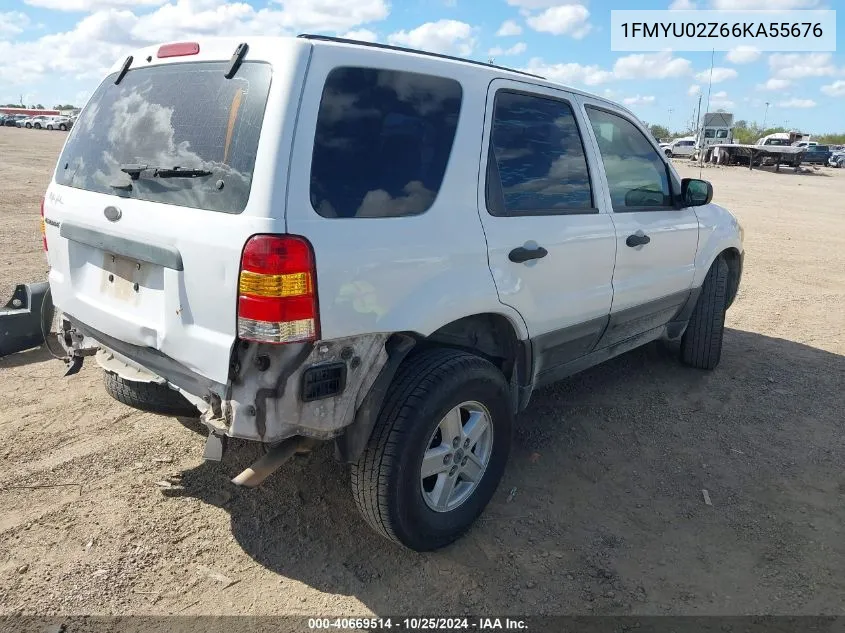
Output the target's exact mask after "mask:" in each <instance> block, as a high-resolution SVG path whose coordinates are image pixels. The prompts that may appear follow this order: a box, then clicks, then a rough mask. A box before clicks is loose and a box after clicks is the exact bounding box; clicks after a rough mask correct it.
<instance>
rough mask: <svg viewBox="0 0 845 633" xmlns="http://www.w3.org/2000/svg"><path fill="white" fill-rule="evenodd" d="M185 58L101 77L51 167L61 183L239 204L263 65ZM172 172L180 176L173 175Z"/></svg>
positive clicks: (204, 203) (245, 192)
mask: <svg viewBox="0 0 845 633" xmlns="http://www.w3.org/2000/svg"><path fill="white" fill-rule="evenodd" d="M228 66H229V63H228V62H189V63H179V64H167V65H163V66H152V67H149V68H139V69H137V70H131V71H129V72H128V73H127V74H126V76H125V77H124V78H123V80H122V81H121V82H120V83H119V84H117V85H115V83H114V80H115V78H116V77H117V74H114V75H111V76H109V77H107V78H106V79H105V81H103V83H102V84H101V85H100V87H99V88H97V91H96V92H95V93H94V95H93V96H92V97H91V100H90V101H89V103H88V105H87V106H86V107H85V110H84V111H83V112H82V114H81V116H80V117H79V120H78V121H77V122H76V124H75V125H74V126H73V129H72V131H71V133H70V137H69V138H68V141H67V144H66V145H65V148H64V151H63V152H62V156H61V159H60V160H59V165H58V169H57V170H56V182H57V183H58V184H60V185H66V186H68V187H75V188H77V189H85V190H87V191H95V192H99V193H106V194H116V195H120V196H124V197H129V198H136V199H139V200H149V201H151V202H162V203H165V204H173V205H179V206H185V207H193V208H197V209H207V210H210V211H222V212H224V213H239V212H241V211H243V209H244V207H245V206H246V203H247V199H248V198H249V191H250V187H251V184H252V174H253V168H254V167H255V153H256V148H257V146H258V137H259V134H260V132H261V123H262V120H263V117H264V109H265V107H266V104H267V94H268V92H269V88H270V76H271V68H270V66H269V65H268V64H265V63H259V62H247V63H244V64H243V65H242V66H241V67H240V69H239V70H238V74H237V75H235V77H233V78H232V79H226V78H225V77H224V73H225V72H226V70H227V69H228ZM180 172H181V173H180Z"/></svg>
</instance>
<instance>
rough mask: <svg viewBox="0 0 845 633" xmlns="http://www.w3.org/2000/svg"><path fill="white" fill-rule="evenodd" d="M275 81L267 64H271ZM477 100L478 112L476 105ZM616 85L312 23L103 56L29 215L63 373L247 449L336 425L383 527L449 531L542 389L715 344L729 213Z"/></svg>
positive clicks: (437, 541) (303, 444)
mask: <svg viewBox="0 0 845 633" xmlns="http://www.w3.org/2000/svg"><path fill="white" fill-rule="evenodd" d="M271 78H272V80H271ZM479 123H482V125H479ZM712 196H713V189H712V187H711V185H710V184H709V183H707V182H706V181H702V180H696V179H689V178H683V179H682V178H680V177H679V176H678V174H677V172H676V171H675V170H674V168H673V167H672V165H671V164H670V161H667V159H666V157H665V155H664V153H663V152H662V151H661V150H660V148H659V146H658V145H657V144H656V143H655V142H654V141H653V139H652V137H651V135H650V134H649V133H648V131H647V130H646V128H644V127H643V125H642V123H641V122H640V121H639V120H638V119H637V118H636V117H635V116H634V115H633V114H632V113H631V112H630V111H628V110H627V109H625V108H624V107H622V106H620V105H618V104H616V103H613V102H611V101H608V100H606V99H603V98H601V97H597V96H594V95H590V94H587V93H584V92H580V91H577V90H573V89H570V88H566V87H564V86H561V85H558V84H556V83H553V82H550V81H546V80H545V79H543V78H541V77H537V76H533V75H529V74H525V73H521V72H516V71H511V70H507V69H503V68H499V67H495V66H491V65H487V64H482V63H478V62H470V61H466V60H460V59H456V58H450V57H446V56H442V55H435V54H430V53H423V52H420V51H412V50H407V49H399V48H395V47H390V46H386V45H379V44H364V43H361V42H352V41H347V40H341V39H336V38H329V37H322V36H300V37H298V38H260V37H255V38H250V39H248V40H247V41H240V40H236V39H228V38H223V39H204V40H201V41H198V42H179V43H174V44H165V45H162V46H152V47H149V48H144V49H141V50H138V51H135V52H133V53H132V55H131V56H129V57H127V58H126V59H121V60H120V61H118V62H117V63H116V64H115V65H114V66H113V67H112V69H111V70H110V71H109V73H108V76H107V77H106V78H105V79H104V81H103V82H102V84H101V85H100V86H99V87H98V88H97V89H96V90H95V91H94V94H93V95H92V97H91V98H90V100H89V102H88V104H87V105H86V106H85V109H84V111H83V112H82V114H81V115H80V117H79V120H78V122H77V124H76V125H74V126H73V128H72V130H71V132H70V134H69V136H68V139H67V142H66V144H65V147H64V149H63V151H62V153H61V156H60V158H59V160H58V163H57V166H56V170H55V173H54V175H53V178H52V180H51V182H50V185H49V187H48V189H47V193H46V197H45V199H44V202H43V208H42V214H43V218H44V222H43V226H44V232H45V235H44V237H45V248H47V249H48V250H47V257H48V261H49V265H50V273H49V282H50V287H51V290H52V298H53V301H54V303H55V306H56V308H57V310H58V311H60V312H61V315H60V318H58V319H57V320H58V321H59V322H60V323H61V327H60V328H59V331H58V332H57V336H58V338H59V340H60V341H61V342H62V344H63V345H64V346H65V348H66V350H67V353H68V362H69V363H70V367H69V371H70V372H73V371H75V370H77V369H78V367H79V365H80V364H81V362H82V359H83V358H85V357H86V356H91V355H95V356H96V361H97V362H98V363H99V364H100V365H101V366H102V368H103V369H104V371H105V384H106V388H107V389H108V391H109V393H111V394H112V395H113V396H115V397H116V398H118V399H120V400H122V401H123V402H126V403H128V404H131V405H133V406H136V407H139V408H142V409H148V410H153V411H159V412H164V413H169V414H177V413H178V414H186V413H190V412H193V413H194V414H197V415H201V421H202V422H203V423H204V424H205V425H206V426H207V428H208V430H209V435H208V440H207V444H206V455H207V457H208V458H211V459H220V457H221V454H222V451H223V449H224V447H225V442H224V440H225V438H228V437H237V438H243V439H246V440H253V441H256V442H261V443H264V444H265V445H266V447H267V449H268V450H267V453H266V454H265V455H264V457H262V458H261V459H259V460H258V461H257V462H256V463H254V464H253V465H252V466H251V467H250V468H247V469H246V470H245V471H244V472H242V473H240V474H239V475H237V476H236V477H235V478H234V481H235V483H237V484H240V485H245V486H254V485H257V484H259V483H261V482H262V481H263V480H264V479H265V478H266V477H267V476H268V475H269V474H270V473H272V472H273V471H274V470H275V469H276V468H278V467H279V465H280V464H281V463H282V462H284V461H285V459H286V458H287V457H289V456H290V455H291V454H292V453H294V452H295V451H302V450H308V448H309V447H311V446H313V444H314V443H315V442H320V441H325V442H333V443H334V445H335V449H336V455H337V456H338V457H339V458H340V459H341V460H343V461H345V462H348V463H350V464H351V470H352V476H351V483H352V489H353V494H354V497H355V501H356V503H357V505H358V507H359V509H360V511H361V513H362V514H363V516H364V517H365V518H366V520H367V521H368V522H369V524H370V525H371V526H372V527H373V528H374V529H375V530H376V531H377V532H379V533H380V534H382V535H384V536H386V537H388V538H390V539H392V540H394V541H396V542H398V543H401V544H403V545H405V546H407V547H409V548H412V549H415V550H430V549H435V548H439V547H442V546H444V545H446V544H448V543H450V542H451V541H453V540H454V539H456V538H458V537H459V536H460V535H461V534H462V533H463V532H464V531H466V530H467V529H468V528H469V527H470V525H471V524H472V523H473V521H474V520H475V518H476V517H477V516H478V515H479V514H480V513H481V512H482V511H483V509H484V507H485V506H486V505H487V503H488V501H489V500H490V499H491V497H492V496H493V494H494V492H495V490H496V487H497V485H498V483H499V480H500V479H501V477H502V473H503V472H504V469H505V464H506V461H507V458H508V453H509V451H510V445H511V434H512V431H513V426H514V417H515V416H516V415H517V414H518V413H519V412H520V411H522V410H524V409H525V408H526V407H527V406H528V404H529V402H530V399H531V394H532V392H533V391H534V390H535V389H537V388H538V387H540V386H542V385H545V384H548V383H550V382H553V381H556V380H559V379H561V378H564V377H566V376H569V375H571V374H573V373H575V372H578V371H580V370H583V369H585V368H587V367H590V366H592V365H595V364H597V363H600V362H602V361H604V360H607V359H609V358H612V357H614V356H617V355H619V354H622V353H624V352H626V351H628V350H631V349H633V348H635V347H638V346H640V345H643V344H646V343H648V342H650V341H655V340H657V339H668V340H674V341H678V345H679V348H680V359H681V360H682V361H683V362H684V363H686V364H687V365H689V366H691V367H694V368H698V369H713V368H714V367H716V365H717V364H718V362H719V359H720V354H721V348H722V334H723V328H724V319H725V311H726V310H727V309H728V307H729V306H730V305H731V303H732V302H733V300H734V297H735V296H736V294H737V289H738V287H739V283H740V277H741V274H742V263H743V253H744V250H743V232H742V228H741V227H740V225H739V223H738V222H737V220H736V219H735V218H734V217H733V216H732V215H731V214H730V213H729V212H728V211H727V210H726V209H724V208H722V207H721V206H718V205H716V204H713V203H712V202H711V199H712Z"/></svg>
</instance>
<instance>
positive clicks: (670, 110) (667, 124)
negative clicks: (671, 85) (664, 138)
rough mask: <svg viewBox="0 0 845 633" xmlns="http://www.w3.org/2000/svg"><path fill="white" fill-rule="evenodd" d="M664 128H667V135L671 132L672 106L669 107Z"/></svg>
mask: <svg viewBox="0 0 845 633" xmlns="http://www.w3.org/2000/svg"><path fill="white" fill-rule="evenodd" d="M666 129H667V130H669V135H670V136H671V134H672V108H669V120H668V121H667V122H666Z"/></svg>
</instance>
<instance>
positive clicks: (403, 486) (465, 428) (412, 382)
mask: <svg viewBox="0 0 845 633" xmlns="http://www.w3.org/2000/svg"><path fill="white" fill-rule="evenodd" d="M512 428H513V410H512V406H511V401H510V395H509V388H508V384H507V381H506V380H505V377H504V376H503V375H502V373H501V372H500V371H499V370H498V369H497V368H496V367H495V366H494V365H492V364H491V363H490V362H488V361H486V360H484V359H483V358H480V357H478V356H475V355H473V354H468V353H466V352H461V351H457V350H451V349H432V350H427V351H423V352H420V353H419V354H415V355H413V356H411V357H410V358H409V359H407V360H406V361H405V363H403V365H402V366H401V367H400V368H399V370H398V372H397V374H396V376H395V378H394V380H393V383H392V384H391V386H390V388H389V390H388V393H387V396H386V397H385V401H384V405H383V406H382V409H381V412H380V413H379V417H378V420H377V421H376V425H375V428H374V429H373V432H372V434H371V436H370V440H369V443H368V445H367V447H366V449H365V450H364V453H363V454H362V455H361V457H360V459H359V460H358V462H357V463H356V464H354V465H353V466H352V492H353V495H354V497H355V502H356V504H357V506H358V509H359V510H360V512H361V514H362V515H363V516H364V519H366V521H367V523H369V524H370V526H371V527H372V528H373V529H374V530H375V531H376V532H379V533H380V534H382V535H383V536H385V537H387V538H389V539H391V540H393V541H395V542H397V543H399V544H401V545H404V546H405V547H408V548H410V549H413V550H416V551H430V550H435V549H438V548H441V547H444V546H446V545H448V544H449V543H451V542H453V541H454V540H456V539H457V538H459V537H460V536H461V535H462V534H463V533H464V532H466V531H467V530H468V529H469V527H470V526H471V525H472V523H473V522H474V521H475V519H476V518H477V517H478V516H479V515H480V514H481V512H482V511H483V510H484V508H485V506H486V505H487V503H488V502H489V501H490V499H491V498H492V496H493V493H494V492H495V491H496V488H497V486H498V485H499V481H500V480H501V478H502V474H503V473H504V470H505V463H506V462H507V458H508V454H509V452H510V445H511V434H512Z"/></svg>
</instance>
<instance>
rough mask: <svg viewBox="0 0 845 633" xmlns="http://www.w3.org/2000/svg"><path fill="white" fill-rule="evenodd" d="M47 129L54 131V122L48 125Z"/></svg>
mask: <svg viewBox="0 0 845 633" xmlns="http://www.w3.org/2000/svg"><path fill="white" fill-rule="evenodd" d="M47 129H48V130H50V131H51V132H52V131H53V126H52V124H51V125H48V126H47Z"/></svg>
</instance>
